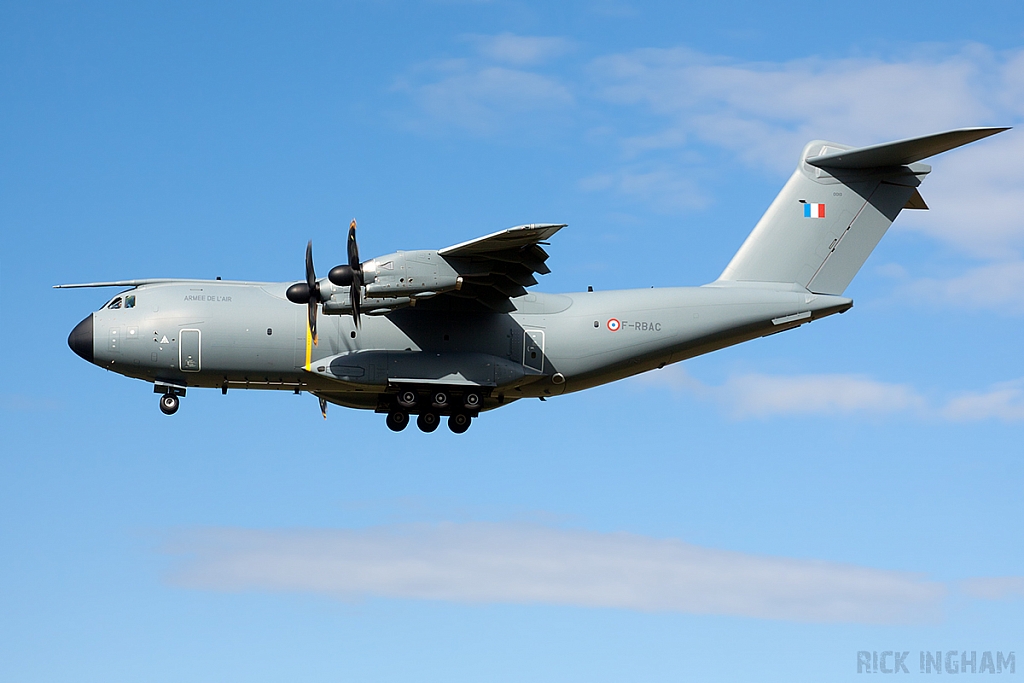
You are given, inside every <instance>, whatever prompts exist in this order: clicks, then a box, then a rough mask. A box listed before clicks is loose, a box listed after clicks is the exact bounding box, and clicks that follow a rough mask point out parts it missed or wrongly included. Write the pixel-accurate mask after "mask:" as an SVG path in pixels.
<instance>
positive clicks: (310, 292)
mask: <svg viewBox="0 0 1024 683" xmlns="http://www.w3.org/2000/svg"><path fill="white" fill-rule="evenodd" d="M285 296H287V297H288V300H289V301H291V302H292V303H296V304H306V305H307V307H308V309H307V310H308V311H309V315H308V322H309V333H310V335H311V336H312V337H313V344H314V345H316V344H317V342H318V339H317V334H316V309H317V304H319V303H320V301H321V297H320V283H318V282H317V281H316V271H315V270H314V269H313V240H310V241H309V243H308V244H307V245H306V281H305V282H296V283H295V284H294V285H292V286H291V287H289V288H288V291H287V292H285Z"/></svg>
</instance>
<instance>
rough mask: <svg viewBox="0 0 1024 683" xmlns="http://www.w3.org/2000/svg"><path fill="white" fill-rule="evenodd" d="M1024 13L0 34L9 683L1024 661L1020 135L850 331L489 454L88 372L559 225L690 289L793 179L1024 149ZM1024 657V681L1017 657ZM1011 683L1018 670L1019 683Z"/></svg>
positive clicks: (725, 12)
mask: <svg viewBox="0 0 1024 683" xmlns="http://www.w3.org/2000/svg"><path fill="white" fill-rule="evenodd" d="M1022 27H1024V6H1021V5H1019V4H1017V3H1009V2H984V1H982V2H974V3H971V5H970V7H969V8H965V7H964V6H963V5H962V4H961V3H942V2H929V3H924V2H908V3H899V4H898V5H893V4H892V3H880V2H863V3H858V4H857V5H856V7H854V8H851V7H847V8H846V9H843V8H839V7H833V6H829V5H823V4H821V3H811V2H806V3H800V2H798V3H787V4H786V5H784V6H781V7H779V6H771V7H769V6H768V5H767V4H761V3H744V2H716V3H704V4H700V5H693V6H682V5H679V4H678V3H663V4H659V3H646V4H639V3H635V4H634V3H625V2H621V3H620V2H575V3H562V4H559V5H557V6H551V4H550V3H512V2H490V3H489V2H479V3H475V2H473V3H458V2H438V3H430V2H424V3H389V2H381V3H369V2H366V3H348V4H328V3H304V4H280V5H270V4H264V5H259V6H255V7H254V6H251V5H249V4H244V3H237V4H227V3H195V4H185V3H178V4H167V3H161V4H156V3H153V4H139V3H123V4H115V3H107V4H102V5H99V4H94V5H83V4H75V3H62V4H50V3H42V2H40V3H23V4H12V3H3V4H2V5H0V102H2V106H0V228H2V230H0V234H2V237H3V246H2V249H0V306H2V320H3V334H2V335H0V340H2V341H0V344H2V347H0V348H2V353H0V359H2V360H0V363H2V370H3V377H4V380H3V384H2V388H0V421H2V422H0V424H2V432H3V441H4V445H3V448H2V451H0V453H2V455H0V547H2V548H3V552H2V553H0V614H2V615H3V618H2V619H0V661H2V662H3V669H4V671H5V674H4V678H5V679H10V680H18V681H51V680H52V681H56V680H61V681H63V680H68V679H74V680H79V681H90V680H97V681H101V680H102V681H117V680H126V681H127V680H131V681H136V680H152V681H164V680H166V681H179V680H223V679H225V678H232V679H243V680H251V681H264V680H265V681H271V680H283V679H288V680H295V679H299V678H301V679H304V680H339V679H342V680H372V681H399V680H400V681H409V680H446V681H476V680H495V681H520V680H531V681H546V680H551V681H554V680H558V681H563V680H587V681H637V680H645V681H670V680H671V681H676V680H680V679H682V678H684V677H689V678H697V679H700V680H734V679H741V678H742V679H752V678H756V679H758V680H780V681H781V680H786V681H793V680H821V679H823V678H826V679H832V680H847V679H856V678H857V677H858V676H857V674H856V661H857V660H856V657H857V652H858V651H860V650H874V651H884V650H909V651H911V657H910V659H909V660H908V664H909V666H910V670H911V673H912V674H913V675H915V676H919V675H921V674H919V673H918V672H917V652H918V651H919V650H923V649H929V650H944V651H949V650H964V649H966V650H976V651H978V652H979V656H980V653H981V652H983V651H1002V652H1004V653H1005V652H1009V651H1011V650H1013V651H1017V652H1018V654H1020V653H1024V640H1022V639H1024V622H1022V618H1021V604H1022V603H1021V600H1022V599H1024V566H1022V564H1024V563H1022V560H1024V556H1022V551H1021V547H1022V541H1024V538H1022V536H1024V526H1022V520H1024V504H1022V502H1021V501H1022V497H1021V487H1022V484H1024V465H1022V462H1021V461H1022V458H1021V455H1022V452H1024V448H1022V446H1021V441H1022V436H1024V360H1022V357H1021V353H1020V347H1021V339H1022V335H1021V329H1022V328H1021V323H1022V316H1024V305H1022V303H1021V301H1022V298H1021V294H1022V293H1024V227H1022V226H1021V223H1020V220H1019V215H1020V214H1021V211H1022V209H1024V189H1022V188H1024V170H1022V169H1024V167H1022V165H1021V163H1020V159H1021V158H1024V133H1022V132H1020V131H1019V130H1017V129H1015V130H1012V131H1010V132H1008V133H1004V134H1002V135H1000V136H998V137H996V138H992V139H990V140H986V141H982V142H979V143H977V144H975V145H973V146H972V147H969V148H965V149H963V150H957V151H954V152H950V153H948V154H945V155H942V156H940V157H936V158H935V159H933V160H932V161H931V162H930V163H932V166H933V169H934V170H933V173H932V175H931V176H930V177H929V178H928V179H927V180H926V181H925V183H924V185H923V186H922V194H923V196H924V197H925V199H926V201H927V202H928V203H929V205H930V206H931V207H932V210H931V211H928V212H907V213H905V214H904V215H902V216H901V217H900V218H899V219H898V221H897V222H896V224H895V225H894V226H893V228H892V229H891V230H890V232H889V234H888V235H887V236H886V238H885V239H884V240H883V241H882V243H881V244H880V245H879V247H878V249H877V250H876V251H875V253H874V255H873V256H872V257H871V258H870V259H869V260H868V262H867V264H866V265H865V267H864V269H863V270H862V271H861V273H860V274H859V276H858V277H857V278H856V279H855V280H854V282H853V284H852V285H851V287H850V289H849V290H847V294H848V295H849V296H852V297H853V298H854V300H855V302H856V305H855V307H854V309H853V310H852V311H850V312H849V313H847V314H846V315H843V316H841V317H840V316H836V317H834V318H829V319H827V320H824V321H820V322H818V323H815V324H814V325H811V326H806V327H804V328H801V329H799V330H798V331H793V332H789V333H787V334H783V335H776V336H773V337H771V338H767V339H762V340H758V341H755V342H751V343H748V344H745V345H741V346H738V347H734V348H731V349H727V350H724V351H721V352H718V353H715V354H712V355H709V356H705V357H701V358H698V359H694V360H693V361H690V362H687V363H686V364H685V365H683V366H677V367H672V368H667V369H665V370H662V371H660V372H657V373H653V374H650V375H646V376H643V377H640V378H636V379H632V380H627V381H624V382H620V383H616V384H613V385H609V386H606V387H601V388H598V389H594V390H591V391H588V392H583V393H580V394H575V395H571V396H565V397H559V398H558V399H554V400H550V401H547V402H545V403H541V402H539V401H532V402H528V403H527V402H522V401H521V402H519V403H516V404H513V405H512V406H509V407H507V408H505V409H502V410H500V411H497V412H494V413H491V414H488V415H486V416H484V418H482V419H480V420H478V421H477V422H475V423H474V425H473V427H472V429H471V430H470V431H469V432H468V433H467V434H465V435H463V436H461V437H456V436H454V435H451V434H449V433H447V432H445V431H443V430H439V431H438V432H436V433H434V434H432V435H424V434H421V433H419V432H417V431H415V430H407V431H406V432H403V433H401V434H392V433H391V432H389V431H387V430H386V429H385V427H384V425H383V420H382V419H381V418H380V417H379V416H376V415H373V414H369V413H362V412H355V411H345V410H341V409H337V408H332V409H331V410H330V412H329V415H328V420H327V421H326V422H325V421H323V420H322V419H321V418H320V414H319V410H318V407H317V405H316V400H315V399H314V398H312V397H310V396H302V397H295V396H291V395H283V394H282V395H278V394H274V393H257V392H241V391H239V392H232V393H231V394H230V395H229V396H227V397H223V396H221V395H220V394H219V392H213V391H210V392H201V391H195V392H190V393H189V395H188V397H187V399H186V400H185V401H184V402H183V405H182V409H181V410H180V411H179V412H178V414H176V415H175V416H174V417H173V418H168V417H166V416H164V415H162V414H161V413H160V412H159V411H158V410H157V405H156V397H155V396H154V395H153V394H152V393H151V390H150V389H149V387H147V386H145V385H143V384H141V383H138V382H134V381H131V380H127V379H125V378H122V377H119V376H115V375H112V374H110V373H105V372H103V371H101V370H99V369H98V368H96V367H94V366H91V365H89V364H86V363H84V362H82V361H81V360H80V359H79V358H77V357H76V356H74V355H73V354H72V353H71V351H70V350H69V349H68V348H67V346H66V341H65V340H66V338H67V334H68V332H69V331H70V329H71V328H72V327H73V326H74V325H75V324H76V323H77V322H78V321H79V320H80V319H81V318H82V317H84V316H85V315H86V314H87V313H88V312H89V311H91V310H93V309H95V308H96V307H97V306H99V305H100V304H101V303H102V302H103V299H104V297H105V296H106V295H107V292H97V291H54V290H51V289H50V285H52V284H55V283H58V282H76V281H93V280H107V279H120V278H130V277H149V276H181V277H215V276H223V277H224V278H229V279H257V280H281V281H284V280H293V279H298V278H300V277H301V274H302V268H303V266H302V258H303V250H304V247H305V242H306V240H308V239H310V238H312V239H313V241H314V246H315V249H316V255H317V262H318V264H322V267H323V268H326V267H328V264H329V263H333V262H340V260H341V259H342V254H343V249H344V247H343V242H344V229H345V226H346V225H347V222H348V220H349V219H350V218H352V217H353V216H354V217H356V218H358V220H359V224H360V248H361V252H362V254H363V255H364V256H365V257H370V256H372V255H374V254H380V253H387V252H390V251H393V250H395V249H408V248H440V247H443V246H447V245H449V244H455V243H457V242H461V241H463V240H466V239H470V238H473V237H476V236H478V235H482V234H485V233H488V232H492V231H494V230H498V229H500V228H503V227H508V226H511V225H516V224H521V223H528V222H544V221H551V222H556V221H557V222H566V223H568V224H569V227H568V228H567V229H566V230H563V231H562V232H561V233H559V235H558V236H557V237H556V238H555V240H554V242H553V243H552V245H551V247H550V248H549V252H550V253H551V259H550V261H549V264H550V265H551V267H552V270H553V272H552V273H551V274H550V275H548V276H545V277H544V278H542V282H541V284H540V286H539V289H541V290H543V291H577V290H583V289H585V288H586V287H587V286H588V285H593V286H595V287H596V288H598V289H612V288H627V287H650V286H668V285H698V284H702V283H704V282H708V281H710V280H713V279H714V278H715V277H717V275H718V274H719V273H720V272H721V270H722V268H724V266H725V264H726V263H727V262H728V260H729V258H730V257H731V256H732V254H733V253H734V252H735V251H736V249H737V248H738V247H739V245H740V244H741V243H742V241H743V239H744V238H745V237H746V235H747V234H748V232H749V231H750V229H751V228H752V227H753V225H754V224H755V223H756V221H757V219H758V218H759V217H760V215H761V213H762V212H763V211H764V209H765V208H766V207H767V206H768V204H769V203H770V201H771V200H772V198H773V197H774V196H775V194H776V193H777V192H778V190H779V189H780V188H781V186H782V184H783V183H784V182H785V179H786V178H787V176H788V174H789V173H790V172H791V170H792V168H793V165H794V163H795V161H796V158H797V155H798V154H799V152H800V149H801V148H802V146H803V144H804V143H805V142H806V141H807V140H810V139H814V138H823V139H832V140H836V141H838V142H844V143H847V144H853V145H861V144H871V143H876V142H883V141H886V140H892V139H897V138H900V137H906V136H911V135H918V134H926V133H931V132H937V131H939V130H943V129H946V128H952V127H959V126H968V125H1011V126H1020V125H1021V123H1022V119H1024V30H1022ZM1022 656H1024V655H1022ZM1022 664H1024V663H1022Z"/></svg>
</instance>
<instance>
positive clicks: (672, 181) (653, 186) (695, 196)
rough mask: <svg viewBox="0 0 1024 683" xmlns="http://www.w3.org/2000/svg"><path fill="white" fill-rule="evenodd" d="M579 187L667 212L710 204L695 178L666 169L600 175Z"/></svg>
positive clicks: (622, 171)
mask: <svg viewBox="0 0 1024 683" xmlns="http://www.w3.org/2000/svg"><path fill="white" fill-rule="evenodd" d="M579 187H580V189H582V190H584V191H587V192H612V193H614V194H617V195H620V196H625V197H629V198H633V199H639V200H641V201H644V202H647V203H649V204H651V205H652V206H654V207H655V208H656V209H658V210H660V211H666V212H675V211H679V210H686V209H694V208H703V207H704V206H707V204H708V201H709V198H708V196H707V195H705V194H704V193H702V192H701V190H700V188H699V187H698V186H697V183H695V182H694V181H693V179H692V178H690V177H688V176H687V175H684V174H682V173H679V172H678V171H677V170H675V169H672V168H670V167H667V166H657V167H654V168H629V169H622V170H619V171H616V172H615V173H599V174H596V175H592V176H589V177H587V178H584V179H582V180H581V181H579Z"/></svg>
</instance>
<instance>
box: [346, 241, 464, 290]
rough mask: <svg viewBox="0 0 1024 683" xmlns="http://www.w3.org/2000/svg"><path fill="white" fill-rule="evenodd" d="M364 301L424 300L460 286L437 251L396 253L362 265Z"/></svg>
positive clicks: (452, 271) (451, 269)
mask: <svg viewBox="0 0 1024 683" xmlns="http://www.w3.org/2000/svg"><path fill="white" fill-rule="evenodd" d="M363 275H364V282H365V283H366V287H365V291H366V296H367V298H384V297H410V298H411V299H417V298H420V299H426V298H429V297H431V296H434V295H436V294H440V293H441V292H449V291H451V290H453V289H459V287H461V286H462V278H461V277H460V276H459V273H458V272H457V271H456V270H455V269H454V268H452V267H451V265H449V264H448V262H447V261H445V260H444V259H443V258H441V257H440V256H439V255H438V253H437V252H436V251H399V252H395V253H394V254H388V255H387V256H378V257H377V258H375V259H372V260H370V261H367V262H366V263H364V264H363Z"/></svg>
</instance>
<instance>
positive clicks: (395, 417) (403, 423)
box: [387, 410, 409, 432]
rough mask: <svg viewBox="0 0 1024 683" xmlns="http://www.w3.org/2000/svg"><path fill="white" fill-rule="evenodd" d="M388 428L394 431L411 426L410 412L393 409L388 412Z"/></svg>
mask: <svg viewBox="0 0 1024 683" xmlns="http://www.w3.org/2000/svg"><path fill="white" fill-rule="evenodd" d="M387 423H388V429H390V430H391V431H393V432H400V431H402V430H403V429H405V428H406V427H408V426H409V413H407V412H405V411H404V410H392V411H391V412H390V413H388V419H387Z"/></svg>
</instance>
